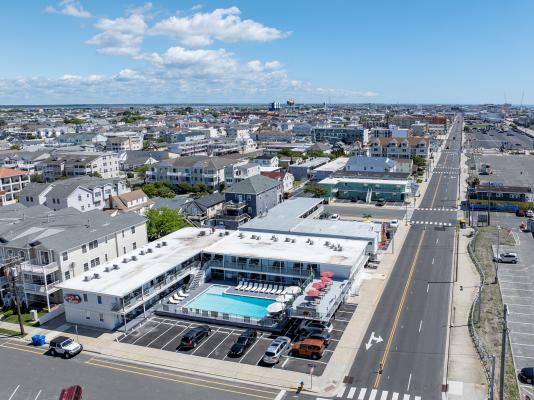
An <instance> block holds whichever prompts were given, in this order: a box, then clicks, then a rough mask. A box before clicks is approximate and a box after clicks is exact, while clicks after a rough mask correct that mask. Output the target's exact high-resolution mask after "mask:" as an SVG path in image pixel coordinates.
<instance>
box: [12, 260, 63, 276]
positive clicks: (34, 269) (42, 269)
mask: <svg viewBox="0 0 534 400" xmlns="http://www.w3.org/2000/svg"><path fill="white" fill-rule="evenodd" d="M20 269H21V271H22V272H29V273H32V274H43V273H44V274H51V273H52V272H55V271H59V265H58V264H57V262H55V261H54V262H51V263H50V264H46V265H39V264H38V263H37V260H30V261H24V262H23V263H22V264H21V265H20Z"/></svg>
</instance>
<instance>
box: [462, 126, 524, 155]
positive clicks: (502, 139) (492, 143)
mask: <svg viewBox="0 0 534 400" xmlns="http://www.w3.org/2000/svg"><path fill="white" fill-rule="evenodd" d="M467 138H468V140H470V141H471V147H473V148H483V149H499V148H501V146H502V145H503V143H506V145H505V148H507V149H510V150H521V149H522V150H528V149H532V148H533V145H534V141H533V139H532V138H530V137H529V136H527V135H525V134H524V133H521V132H513V131H512V130H508V131H503V132H502V133H500V132H499V131H498V130H497V129H490V130H489V131H488V132H487V133H484V132H483V131H482V130H479V129H473V130H471V132H469V133H468V134H467Z"/></svg>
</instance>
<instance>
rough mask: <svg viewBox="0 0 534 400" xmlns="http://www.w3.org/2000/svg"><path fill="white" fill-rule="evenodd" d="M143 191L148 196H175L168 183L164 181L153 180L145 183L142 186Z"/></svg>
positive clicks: (170, 197) (169, 197)
mask: <svg viewBox="0 0 534 400" xmlns="http://www.w3.org/2000/svg"><path fill="white" fill-rule="evenodd" d="M142 189H143V192H145V193H146V195H147V196H148V197H150V198H152V197H165V198H168V199H172V198H173V197H174V196H176V193H174V191H173V190H172V189H171V188H170V186H169V184H168V183H165V182H155V183H147V184H146V185H143V186H142Z"/></svg>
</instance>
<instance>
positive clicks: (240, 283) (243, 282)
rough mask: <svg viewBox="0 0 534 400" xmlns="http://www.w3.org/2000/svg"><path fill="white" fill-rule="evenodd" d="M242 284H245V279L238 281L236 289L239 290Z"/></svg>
mask: <svg viewBox="0 0 534 400" xmlns="http://www.w3.org/2000/svg"><path fill="white" fill-rule="evenodd" d="M244 284H245V281H239V283H238V285H237V286H236V287H235V288H236V290H240V289H241V288H242V287H243V285H244Z"/></svg>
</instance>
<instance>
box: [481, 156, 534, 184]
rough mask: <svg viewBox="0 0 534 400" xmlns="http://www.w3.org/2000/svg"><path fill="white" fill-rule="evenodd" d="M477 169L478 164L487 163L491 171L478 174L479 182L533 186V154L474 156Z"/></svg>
mask: <svg viewBox="0 0 534 400" xmlns="http://www.w3.org/2000/svg"><path fill="white" fill-rule="evenodd" d="M475 162H476V168H477V171H478V170H479V168H480V164H482V163H484V164H489V165H490V166H491V170H492V173H491V174H490V175H479V178H480V181H481V182H501V183H503V184H505V185H509V186H529V187H534V156H531V155H512V154H502V155H484V156H478V155H477V156H475Z"/></svg>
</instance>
